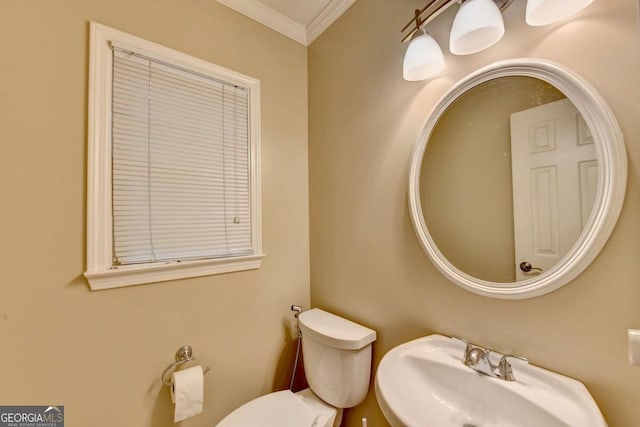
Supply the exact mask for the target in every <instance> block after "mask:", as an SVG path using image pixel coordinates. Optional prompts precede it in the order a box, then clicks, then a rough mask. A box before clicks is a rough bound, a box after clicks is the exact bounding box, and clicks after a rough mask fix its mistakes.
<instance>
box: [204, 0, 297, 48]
mask: <svg viewBox="0 0 640 427" xmlns="http://www.w3.org/2000/svg"><path fill="white" fill-rule="evenodd" d="M217 1H218V3H222V4H223V5H225V6H227V7H229V8H231V9H233V10H235V11H236V12H239V13H241V14H243V15H245V16H248V17H249V18H251V19H253V20H254V21H258V22H259V23H261V24H263V25H266V26H267V27H269V28H271V29H272V30H275V31H277V32H279V33H281V34H283V35H285V36H287V37H289V38H290V39H293V40H295V41H297V42H298V43H300V44H303V45H305V46H307V31H306V28H305V27H304V25H302V24H299V23H298V22H296V21H294V20H293V19H291V18H289V17H287V16H285V15H283V14H281V13H280V12H278V11H277V10H274V9H272V8H270V7H269V6H266V5H265V4H263V3H262V2H259V1H247V0H217Z"/></svg>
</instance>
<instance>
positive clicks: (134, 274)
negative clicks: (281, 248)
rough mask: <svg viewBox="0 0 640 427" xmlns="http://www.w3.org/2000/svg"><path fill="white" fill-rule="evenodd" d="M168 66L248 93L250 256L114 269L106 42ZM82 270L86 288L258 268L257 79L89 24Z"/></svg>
mask: <svg viewBox="0 0 640 427" xmlns="http://www.w3.org/2000/svg"><path fill="white" fill-rule="evenodd" d="M112 43H113V44H116V45H118V46H124V47H126V48H127V49H128V50H131V51H134V52H138V53H140V54H143V55H145V56H149V57H151V58H155V59H158V60H160V61H164V62H166V63H169V64H174V65H177V66H179V67H182V68H185V69H188V70H192V71H195V72H197V73H201V74H204V75H207V76H211V77H213V78H216V79H219V80H223V81H226V82H228V83H232V84H235V85H238V86H240V87H244V88H246V89H247V90H248V91H249V135H250V137H249V158H250V165H249V171H250V172H249V175H250V176H249V188H250V190H249V191H250V204H251V241H252V253H251V254H250V255H243V256H232V257H221V258H210V259H203V260H184V261H174V262H155V263H148V264H133V265H118V266H116V265H114V263H113V217H112V208H113V207H112V202H111V200H112V199H111V197H112V173H111V168H112V158H111V156H112V151H111V149H112V139H111V136H112V135H111V122H112V113H111V100H112V80H113V72H112V70H113V67H112V66H113V56H112V49H111V44H112ZM87 160H88V171H87V248H86V254H87V270H86V272H85V273H84V276H85V277H86V278H87V280H88V282H89V286H90V287H91V289H92V290H97V289H107V288H114V287H122V286H130V285H138V284H143V283H153V282H161V281H167V280H175V279H183V278H188V277H197V276H206V275H212V274H220V273H228V272H233V271H242V270H251V269H256V268H259V267H260V265H261V263H262V258H263V257H264V254H263V253H262V231H261V230H262V228H261V227H262V224H261V206H260V203H261V197H260V81H259V80H257V79H254V78H252V77H249V76H246V75H243V74H240V73H237V72H235V71H232V70H229V69H227V68H224V67H221V66H218V65H215V64H212V63H210V62H207V61H204V60H202V59H199V58H195V57H193V56H190V55H187V54H184V53H181V52H178V51H176V50H173V49H170V48H168V47H165V46H162V45H159V44H157V43H153V42H151V41H148V40H144V39H142V38H139V37H136V36H133V35H130V34H127V33H125V32H122V31H119V30H116V29H113V28H110V27H107V26H105V25H102V24H99V23H96V22H91V24H90V58H89V102H88V159H87Z"/></svg>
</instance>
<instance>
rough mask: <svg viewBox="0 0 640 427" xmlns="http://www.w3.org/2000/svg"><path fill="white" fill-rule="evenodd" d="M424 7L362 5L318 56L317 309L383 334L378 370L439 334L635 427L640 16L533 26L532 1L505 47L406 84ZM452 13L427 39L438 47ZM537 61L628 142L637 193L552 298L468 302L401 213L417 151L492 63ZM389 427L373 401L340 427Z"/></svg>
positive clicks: (606, 2) (408, 0) (312, 57)
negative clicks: (573, 83)
mask: <svg viewBox="0 0 640 427" xmlns="http://www.w3.org/2000/svg"><path fill="white" fill-rule="evenodd" d="M424 3H425V2H424V1H422V0H400V1H397V0H360V1H358V2H356V3H355V5H354V6H352V7H351V9H350V10H349V11H348V12H347V13H346V14H345V15H343V17H342V18H341V19H340V20H338V21H337V22H336V23H335V24H334V25H333V26H332V27H331V28H330V29H329V31H327V32H326V33H324V34H323V35H322V36H321V37H320V38H319V39H317V40H316V41H315V42H314V43H313V44H312V45H311V47H310V49H309V98H310V104H309V117H310V134H309V140H310V143H309V159H310V164H309V173H310V212H311V217H310V227H311V243H312V244H311V266H312V267H311V300H312V304H313V305H314V306H319V307H323V308H326V309H330V310H333V311H334V312H336V313H338V314H342V315H344V316H347V317H349V318H351V319H353V320H355V321H359V322H361V323H363V324H365V325H367V326H369V327H372V328H374V329H376V330H377V331H378V333H379V339H378V341H377V342H376V344H375V347H374V354H375V363H376V364H377V363H378V362H379V360H380V358H381V357H382V356H383V354H384V353H385V352H387V351H388V350H389V349H390V348H392V347H394V346H396V345H398V344H400V343H402V342H405V341H408V340H410V339H414V338H417V337H420V336H424V335H428V334H430V333H434V332H437V333H444V334H456V335H460V336H464V337H466V338H468V339H470V340H471V341H473V342H477V343H482V344H485V345H487V346H489V347H493V348H496V349H498V350H502V351H509V352H515V353H516V354H522V355H524V356H527V357H529V358H530V359H531V360H532V361H533V362H534V363H536V364H539V365H541V366H543V367H546V368H548V369H551V370H554V371H558V372H561V373H564V374H566V375H569V376H572V377H575V378H577V379H579V380H581V381H583V382H584V383H585V384H586V385H587V387H588V388H589V390H590V391H591V392H592V394H593V395H594V397H595V399H596V400H597V402H598V403H599V405H600V407H601V409H602V411H603V413H604V414H605V416H606V418H607V420H608V422H609V425H610V426H612V427H635V426H637V425H638V422H639V420H640V415H639V412H638V408H637V403H638V402H640V386H639V384H640V367H632V366H630V365H629V364H628V362H627V354H626V351H627V345H626V331H627V328H640V280H639V279H640V263H638V255H639V254H640V222H639V221H638V212H639V209H640V197H639V194H640V191H639V190H640V188H639V180H638V178H639V176H638V168H639V166H640V142H639V140H640V121H639V120H638V117H639V116H640V107H639V104H638V99H640V85H638V84H636V81H637V76H638V75H639V74H640V35H639V32H638V22H637V15H638V11H637V4H636V2H633V1H630V0H601V1H596V2H594V3H593V4H592V5H591V6H589V8H588V9H587V10H585V11H584V12H583V14H582V15H581V16H580V18H579V19H576V20H573V21H571V22H569V23H567V24H566V25H556V26H553V27H541V28H533V27H528V26H526V24H525V23H524V6H525V2H524V1H523V0H519V1H515V2H514V3H513V4H512V6H511V7H510V8H509V9H508V10H507V11H506V13H505V14H504V18H505V22H506V31H507V32H506V35H505V37H504V39H503V40H502V41H500V43H499V44H498V45H496V46H494V47H493V48H491V49H489V50H487V51H485V52H482V53H479V54H476V55H472V56H468V57H453V56H452V55H450V54H446V61H447V63H448V66H447V68H446V71H445V73H444V75H443V76H442V77H439V78H437V79H434V80H432V81H427V82H421V83H409V82H405V81H403V80H402V78H401V67H402V56H403V54H404V49H405V48H406V47H405V46H402V45H400V34H399V30H400V28H402V26H404V24H405V23H406V21H407V20H409V19H410V18H411V15H412V11H413V10H414V9H416V8H421V7H423V6H424ZM455 9H456V7H453V8H452V10H450V11H448V12H447V13H446V14H445V15H443V16H441V17H440V18H439V19H438V21H436V22H434V23H433V24H434V25H432V24H430V25H429V26H428V27H429V30H430V31H431V32H432V34H433V35H434V37H435V38H436V39H437V40H438V41H439V42H440V43H441V45H442V46H445V48H446V46H447V45H448V43H447V35H448V27H449V26H450V23H451V19H452V17H453V13H454V12H455ZM514 57H541V58H548V59H551V60H555V61H557V62H559V63H562V64H564V65H566V66H568V67H569V68H571V69H573V70H574V71H576V72H578V73H579V74H581V75H583V76H584V77H586V78H587V79H588V80H589V81H590V82H591V83H592V84H593V85H594V86H595V87H596V88H597V89H598V90H599V91H600V92H601V93H602V95H603V96H604V97H605V98H606V99H607V101H608V103H609V104H610V106H611V108H612V109H613V112H614V113H615V115H616V117H617V119H618V121H619V123H620V126H621V128H622V131H623V132H624V135H625V138H626V144H627V151H628V156H629V181H628V186H627V196H626V200H625V205H624V207H623V210H622V214H621V216H620V220H619V222H618V224H617V226H616V228H615V230H614V232H613V234H612V236H611V238H610V240H609V242H608V243H607V245H606V246H605V247H604V249H603V251H602V253H601V254H600V255H599V257H598V258H597V260H596V261H595V262H594V263H593V264H592V265H591V266H590V267H589V268H588V269H587V270H586V271H585V272H583V273H582V274H581V275H580V276H579V277H578V278H577V279H576V280H574V281H573V282H572V283H570V284H568V285H567V286H565V287H563V288H562V289H560V290H558V291H556V292H553V293H551V294H549V295H546V296H543V297H539V298H535V299H530V300H523V301H502V300H496V299H489V298H485V297H480V296H477V295H474V294H471V293H469V292H467V291H464V290H462V289H460V288H458V287H457V286H455V285H454V284H452V283H451V282H449V281H448V280H447V279H446V278H445V277H444V276H442V275H441V274H440V273H439V272H438V271H437V270H436V268H435V267H434V266H433V265H432V264H431V263H430V262H429V260H428V259H427V257H426V255H425V254H424V253H423V252H422V249H421V247H420V245H419V244H418V241H417V239H416V237H415V235H414V232H413V229H412V226H411V221H410V219H409V214H408V209H407V186H408V173H409V162H410V156H411V151H412V149H413V146H414V143H415V139H416V137H417V135H418V132H419V130H420V128H421V126H422V123H423V122H424V120H425V119H426V117H427V115H428V114H429V111H431V109H432V108H433V107H434V106H435V104H436V102H437V101H438V100H439V98H440V97H441V96H443V94H444V93H445V92H446V91H447V90H448V89H449V88H450V87H451V86H452V85H453V84H454V83H455V82H456V81H458V80H459V79H461V78H462V77H464V76H465V75H467V74H468V73H470V72H472V71H473V70H475V69H477V68H479V67H481V66H484V65H487V64H490V63H492V62H495V61H497V60H501V59H506V58H514ZM362 416H367V417H369V419H370V421H371V422H370V425H374V426H382V425H385V422H384V420H383V418H382V416H381V414H380V412H379V410H378V408H377V404H376V402H375V398H374V396H373V393H370V395H369V397H368V399H367V401H366V402H365V403H364V404H363V405H361V406H359V407H358V408H356V409H354V410H351V411H348V412H347V415H346V420H347V426H349V427H356V426H359V425H360V424H359V419H360V417H362Z"/></svg>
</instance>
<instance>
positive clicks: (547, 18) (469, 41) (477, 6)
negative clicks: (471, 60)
mask: <svg viewBox="0 0 640 427" xmlns="http://www.w3.org/2000/svg"><path fill="white" fill-rule="evenodd" d="M512 2H513V0H430V1H429V3H427V5H426V6H425V7H424V8H422V9H416V10H415V16H414V17H413V19H411V21H409V23H407V25H405V26H404V28H403V29H402V30H401V32H402V33H404V32H405V31H406V30H407V29H409V28H411V30H410V31H409V33H408V34H406V35H405V36H404V38H403V39H402V42H403V43H404V42H405V41H407V40H410V42H409V46H408V48H407V51H406V53H405V56H404V62H403V66H402V77H403V78H404V79H405V80H408V81H418V80H425V79H428V78H431V77H435V76H436V75H438V74H439V73H440V72H441V71H442V70H443V69H444V55H443V54H442V50H441V49H440V46H439V45H438V43H437V42H436V41H435V40H434V39H433V37H431V35H429V33H428V32H426V31H425V30H424V26H425V25H426V24H428V23H429V22H431V21H432V20H434V19H435V18H436V17H438V16H439V15H440V14H441V13H442V12H444V11H445V10H447V9H448V8H449V7H450V6H452V5H453V4H454V3H458V4H460V9H459V10H458V13H457V14H456V16H455V18H454V20H453V25H452V27H451V33H450V38H449V50H450V51H451V53H453V54H454V55H470V54H473V53H476V52H480V51H482V50H484V49H487V48H489V47H491V46H493V45H494V44H495V43H497V42H498V40H500V39H501V38H502V36H503V35H504V22H503V20H502V11H504V10H505V9H506V8H507V7H508V6H509V5H510V4H511V3H512ZM592 2H593V0H527V12H526V21H527V24H529V25H532V26H539V25H548V24H553V23H556V22H558V21H562V20H563V19H566V18H568V17H570V16H572V15H574V14H576V13H578V12H579V11H581V10H582V9H584V8H585V7H587V6H588V5H589V4H591V3H592Z"/></svg>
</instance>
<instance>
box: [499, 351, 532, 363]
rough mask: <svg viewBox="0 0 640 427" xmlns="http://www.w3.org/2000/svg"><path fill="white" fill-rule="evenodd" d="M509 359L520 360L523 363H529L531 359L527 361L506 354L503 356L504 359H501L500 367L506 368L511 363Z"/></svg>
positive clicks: (524, 358)
mask: <svg viewBox="0 0 640 427" xmlns="http://www.w3.org/2000/svg"><path fill="white" fill-rule="evenodd" d="M509 359H518V360H522V361H523V362H527V363H528V362H529V359H527V358H526V357H522V356H517V355H515V354H504V355H502V357H501V358H500V362H499V363H498V366H503V365H504V366H506V365H507V364H508V363H509Z"/></svg>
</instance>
